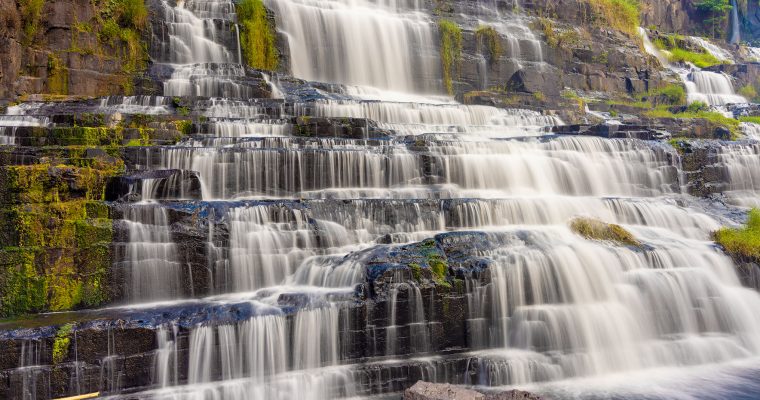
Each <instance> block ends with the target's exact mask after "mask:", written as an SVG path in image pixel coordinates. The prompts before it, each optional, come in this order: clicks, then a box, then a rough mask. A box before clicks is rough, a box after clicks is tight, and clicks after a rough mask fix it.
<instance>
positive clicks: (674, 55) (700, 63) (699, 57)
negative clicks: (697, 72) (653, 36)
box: [668, 48, 722, 68]
mask: <svg viewBox="0 0 760 400" xmlns="http://www.w3.org/2000/svg"><path fill="white" fill-rule="evenodd" d="M669 51H670V56H669V57H668V58H669V59H670V61H672V62H690V63H692V64H694V65H696V66H697V67H699V68H707V67H711V66H713V65H718V64H721V63H722V62H721V61H720V60H718V59H717V58H715V56H713V55H712V54H710V53H707V52H705V53H697V52H693V51H689V50H685V49H680V48H675V49H672V50H669Z"/></svg>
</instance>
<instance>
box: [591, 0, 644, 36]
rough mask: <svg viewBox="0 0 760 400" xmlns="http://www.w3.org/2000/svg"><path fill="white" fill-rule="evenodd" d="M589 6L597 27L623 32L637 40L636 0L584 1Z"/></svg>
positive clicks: (637, 7) (637, 18) (637, 15)
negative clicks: (601, 26)
mask: <svg viewBox="0 0 760 400" xmlns="http://www.w3.org/2000/svg"><path fill="white" fill-rule="evenodd" d="M585 1H586V3H588V4H589V6H590V7H591V10H592V11H593V12H594V16H595V17H596V19H597V23H598V24H599V25H603V26H606V27H610V28H613V29H616V30H619V31H621V32H624V33H625V34H627V35H628V36H630V37H636V38H638V27H639V26H640V25H641V24H640V23H639V14H640V11H639V2H638V0H585Z"/></svg>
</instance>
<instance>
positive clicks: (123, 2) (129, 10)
mask: <svg viewBox="0 0 760 400" xmlns="http://www.w3.org/2000/svg"><path fill="white" fill-rule="evenodd" d="M116 1H118V3H119V7H117V10H118V12H117V19H118V21H119V25H120V26H123V27H125V28H134V29H145V26H146V25H147V24H148V9H147V8H146V7H145V3H144V2H143V0H120V1H119V0H116Z"/></svg>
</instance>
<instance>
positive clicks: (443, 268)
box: [428, 254, 451, 287]
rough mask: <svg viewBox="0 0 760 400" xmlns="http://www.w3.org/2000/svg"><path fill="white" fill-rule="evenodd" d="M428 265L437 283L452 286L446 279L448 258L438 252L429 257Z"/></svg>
mask: <svg viewBox="0 0 760 400" xmlns="http://www.w3.org/2000/svg"><path fill="white" fill-rule="evenodd" d="M428 265H430V271H431V272H432V273H433V280H434V281H435V283H436V284H438V285H440V286H445V287H451V283H449V282H448V281H447V280H446V275H447V272H448V269H449V265H448V263H447V262H446V260H445V259H444V258H443V257H441V256H440V255H438V254H434V255H431V256H429V257H428Z"/></svg>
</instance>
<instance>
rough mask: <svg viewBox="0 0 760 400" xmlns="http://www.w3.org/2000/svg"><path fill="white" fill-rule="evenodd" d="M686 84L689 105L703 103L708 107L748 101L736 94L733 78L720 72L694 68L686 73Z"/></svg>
mask: <svg viewBox="0 0 760 400" xmlns="http://www.w3.org/2000/svg"><path fill="white" fill-rule="evenodd" d="M685 77H686V78H685V79H684V83H685V84H686V93H687V97H688V101H689V103H693V102H695V101H701V102H703V103H705V104H707V105H717V106H720V105H726V104H731V103H746V102H747V99H745V98H744V97H742V96H740V95H738V94H736V92H734V85H733V84H732V83H731V78H729V77H728V76H727V75H725V74H723V73H720V72H712V71H702V70H700V69H698V68H695V67H692V68H691V71H689V72H686V73H685Z"/></svg>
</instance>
